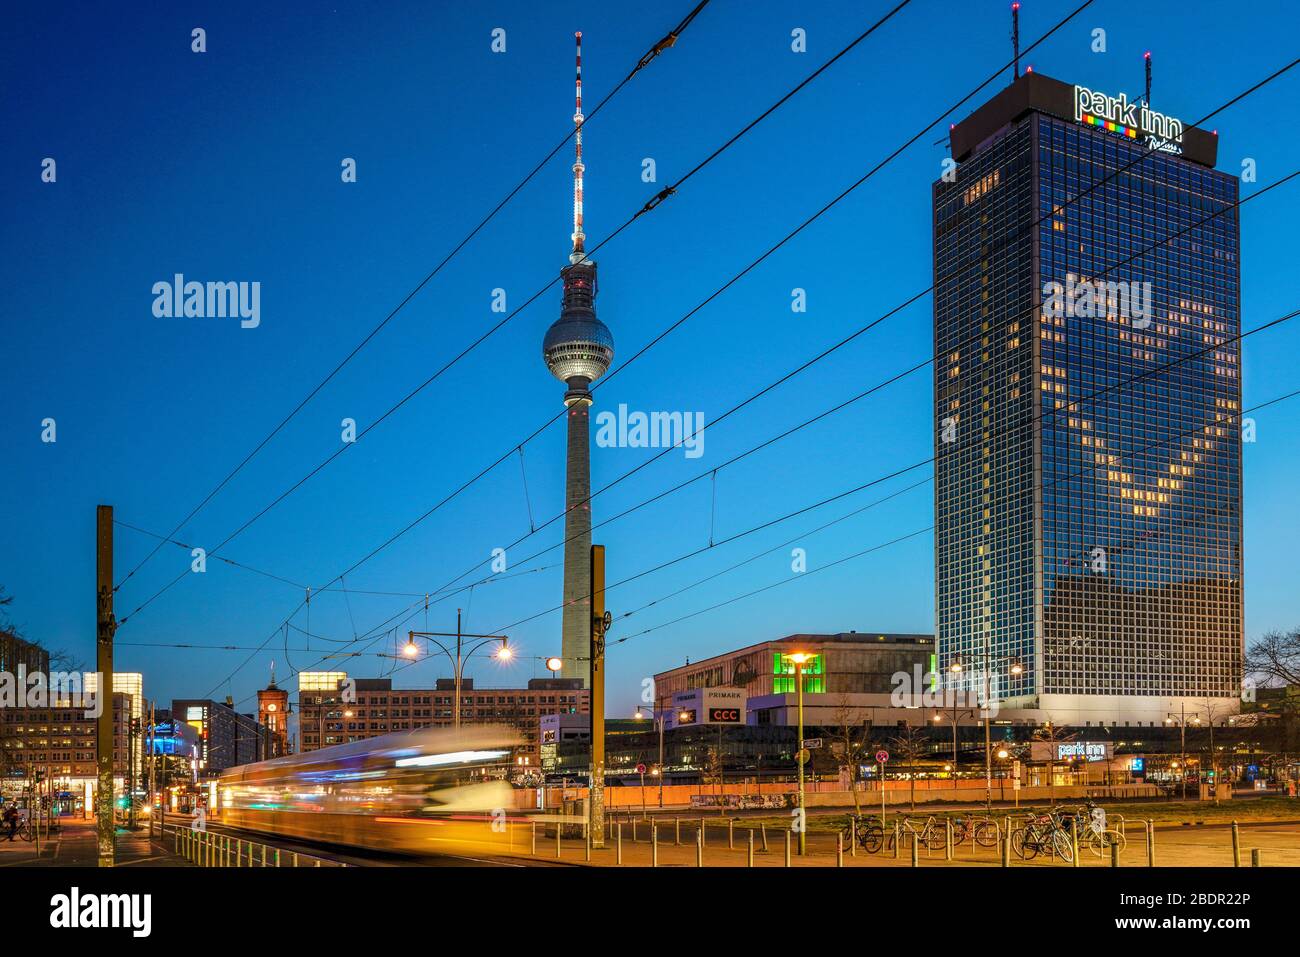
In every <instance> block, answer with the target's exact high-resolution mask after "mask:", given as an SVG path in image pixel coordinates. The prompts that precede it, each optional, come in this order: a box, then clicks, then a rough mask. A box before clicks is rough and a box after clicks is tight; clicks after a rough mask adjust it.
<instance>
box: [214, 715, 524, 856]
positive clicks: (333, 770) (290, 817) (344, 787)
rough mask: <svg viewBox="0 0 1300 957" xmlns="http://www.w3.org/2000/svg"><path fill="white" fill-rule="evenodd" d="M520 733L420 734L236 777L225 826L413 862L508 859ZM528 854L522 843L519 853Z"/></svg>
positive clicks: (273, 764)
mask: <svg viewBox="0 0 1300 957" xmlns="http://www.w3.org/2000/svg"><path fill="white" fill-rule="evenodd" d="M522 743H523V737H522V735H521V734H520V733H519V732H518V731H517V730H515V729H514V728H509V727H505V726H497V725H473V726H469V727H462V728H460V729H459V730H454V729H451V728H421V729H418V730H415V731H401V732H398V733H396V734H388V735H384V736H383V737H378V738H367V739H365V740H362V741H354V742H351V743H349V744H340V745H335V746H334V747H329V748H321V749H320V750H317V751H308V752H306V753H303V754H291V755H288V756H286V757H283V758H274V759H272V760H270V761H261V762H258V763H257V764H245V765H242V766H240V767H236V768H230V769H229V770H227V771H225V772H223V773H222V775H221V779H220V781H219V782H218V785H217V787H218V795H217V803H218V808H217V818H218V819H219V820H220V821H221V823H223V824H226V825H228V826H230V827H236V828H241V829H244V830H248V831H257V832H261V833H264V834H270V835H280V836H283V837H293V838H300V839H303V840H307V841H317V842H321V843H328V844H339V845H346V846H354V847H367V848H374V849H379V850H387V851H399V852H406V853H439V852H448V853H451V852H455V851H475V852H479V853H508V852H509V851H510V850H511V849H512V847H511V845H512V843H513V842H521V840H522V839H521V838H519V837H518V836H516V835H515V834H514V831H515V830H516V828H515V826H514V825H516V824H518V823H520V821H521V817H520V815H519V812H517V811H516V810H515V789H514V788H513V787H512V786H511V784H510V781H509V775H510V773H511V771H512V758H511V749H512V748H513V747H514V746H516V745H519V744H522ZM519 849H520V850H522V843H521V846H520V848H519Z"/></svg>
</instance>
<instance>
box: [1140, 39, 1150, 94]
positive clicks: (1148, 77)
mask: <svg viewBox="0 0 1300 957" xmlns="http://www.w3.org/2000/svg"><path fill="white" fill-rule="evenodd" d="M1142 59H1143V60H1145V61H1146V67H1147V91H1146V95H1145V96H1143V98H1142V102H1143V103H1145V104H1146V105H1147V106H1150V105H1151V51H1150V50H1148V51H1147V52H1146V53H1144V54H1142Z"/></svg>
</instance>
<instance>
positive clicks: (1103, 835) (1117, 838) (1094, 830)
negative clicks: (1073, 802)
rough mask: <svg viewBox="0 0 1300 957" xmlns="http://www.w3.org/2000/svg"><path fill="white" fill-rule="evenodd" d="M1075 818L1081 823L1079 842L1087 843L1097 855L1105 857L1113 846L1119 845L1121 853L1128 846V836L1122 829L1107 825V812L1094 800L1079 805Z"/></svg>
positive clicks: (1089, 848)
mask: <svg viewBox="0 0 1300 957" xmlns="http://www.w3.org/2000/svg"><path fill="white" fill-rule="evenodd" d="M1075 820H1077V821H1079V822H1080V823H1081V829H1080V831H1079V843H1080V844H1084V843H1086V844H1087V846H1088V850H1090V851H1092V853H1093V854H1095V855H1097V857H1104V856H1105V854H1106V852H1107V851H1108V850H1110V848H1111V847H1112V846H1118V847H1119V851H1120V853H1123V852H1124V848H1126V847H1127V846H1128V838H1126V837H1125V836H1124V833H1123V832H1122V831H1119V830H1117V829H1115V828H1113V827H1107V826H1106V812H1105V811H1103V810H1102V809H1101V808H1100V807H1098V806H1097V805H1096V804H1094V803H1093V802H1092V801H1089V802H1088V803H1087V804H1086V805H1082V806H1080V807H1079V809H1078V811H1077V812H1076V815H1075Z"/></svg>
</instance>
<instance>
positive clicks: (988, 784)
mask: <svg viewBox="0 0 1300 957" xmlns="http://www.w3.org/2000/svg"><path fill="white" fill-rule="evenodd" d="M1003 661H1010V662H1011V666H1010V667H1009V668H1008V669H1007V670H1008V672H1009V673H1011V674H1013V675H1019V674H1022V673H1023V672H1024V670H1025V669H1024V666H1023V665H1022V664H1021V663H1020V662H1019V661H1018V660H1017V659H1015V658H1013V657H1005V658H1000V659H998V663H999V664H1000V663H1001V662H1003ZM949 670H950V671H952V672H953V673H954V674H960V673H961V670H962V664H961V658H960V657H958V658H956V659H955V660H954V661H953V663H952V664H951V665H950V666H949ZM992 673H993V662H992V659H991V657H990V652H989V642H988V636H987V635H986V636H985V638H984V699H983V701H981V703H980V710H981V711H982V712H983V713H984V808H985V810H988V809H989V808H991V807H992V806H993V740H992V738H993V733H992V729H991V727H990V723H991V721H992V712H991V709H990V707H989V703H990V699H991V698H992V697H993V688H992V685H991V681H992V679H991V675H992ZM954 690H956V689H954ZM952 764H953V787H956V786H957V771H956V768H957V697H956V695H955V694H954V695H953V719H952Z"/></svg>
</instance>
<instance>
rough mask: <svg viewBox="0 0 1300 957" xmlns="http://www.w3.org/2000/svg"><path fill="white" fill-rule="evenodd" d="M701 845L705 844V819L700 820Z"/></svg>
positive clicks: (699, 836) (699, 835)
mask: <svg viewBox="0 0 1300 957" xmlns="http://www.w3.org/2000/svg"><path fill="white" fill-rule="evenodd" d="M697 837H698V838H699V841H700V843H701V844H703V843H704V818H700V833H699V834H698V835H697Z"/></svg>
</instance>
